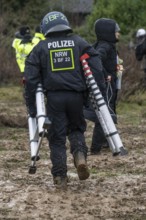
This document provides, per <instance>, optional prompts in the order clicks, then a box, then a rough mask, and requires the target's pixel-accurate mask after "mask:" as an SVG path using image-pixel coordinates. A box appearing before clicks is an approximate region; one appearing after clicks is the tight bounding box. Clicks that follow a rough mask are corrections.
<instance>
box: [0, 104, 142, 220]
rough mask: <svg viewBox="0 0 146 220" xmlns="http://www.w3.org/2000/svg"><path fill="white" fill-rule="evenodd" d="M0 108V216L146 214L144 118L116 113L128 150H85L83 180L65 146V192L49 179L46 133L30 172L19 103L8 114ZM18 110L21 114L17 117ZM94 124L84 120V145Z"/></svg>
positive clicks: (54, 219)
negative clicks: (86, 169) (125, 153)
mask: <svg viewBox="0 0 146 220" xmlns="http://www.w3.org/2000/svg"><path fill="white" fill-rule="evenodd" d="M2 109H3V111H1V113H0V119H1V127H0V220H4V219H7V220H8V219H13V220H15V219H20V220H33V219H35V220H36V219H38V220H42V219H43V220H86V219H87V220H146V120H144V119H143V118H141V117H139V116H134V117H136V118H137V119H138V122H136V123H133V122H131V120H129V121H127V120H126V118H125V115H120V116H119V124H118V129H119V131H120V135H121V138H122V141H123V143H124V145H125V146H126V148H127V149H128V151H129V154H128V156H126V157H119V156H118V157H113V156H112V154H111V151H110V150H109V149H104V150H102V152H101V154H100V155H98V156H88V164H89V168H90V173H91V175H90V178H89V179H88V180H86V181H79V180H78V177H77V174H76V170H75V168H74V166H73V161H72V157H71V155H70V153H69V148H67V155H68V162H67V163H68V175H69V178H70V182H69V184H68V190H67V192H59V191H56V189H55V188H54V185H53V182H52V177H51V174H50V168H51V163H50V159H49V150H48V146H47V141H46V140H45V139H44V141H43V146H42V148H41V151H40V156H41V160H40V161H38V162H37V172H36V174H35V175H30V174H28V168H29V165H30V153H29V147H28V130H27V127H26V125H27V123H26V118H25V110H24V108H23V105H21V104H20V106H19V105H17V108H13V109H14V111H13V112H12V113H11V114H9V115H8V114H7V107H5V108H4V106H1V110H2ZM20 112H21V116H22V115H23V114H22V113H24V117H22V118H19V117H18V115H19V113H20ZM18 118H19V120H18ZM4 122H5V124H6V125H7V126H4ZM6 122H7V123H6ZM10 122H11V123H10ZM18 122H19V123H18ZM20 122H21V123H20ZM92 127H93V125H92V123H88V131H87V132H86V139H87V143H88V145H89V144H90V142H91V132H92Z"/></svg>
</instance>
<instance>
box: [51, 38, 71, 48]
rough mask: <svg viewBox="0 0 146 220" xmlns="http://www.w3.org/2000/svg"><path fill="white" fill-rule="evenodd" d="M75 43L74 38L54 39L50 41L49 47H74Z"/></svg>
mask: <svg viewBox="0 0 146 220" xmlns="http://www.w3.org/2000/svg"><path fill="white" fill-rule="evenodd" d="M74 46H75V43H74V41H73V40H61V41H53V42H49V43H48V48H49V49H51V48H63V47H74Z"/></svg>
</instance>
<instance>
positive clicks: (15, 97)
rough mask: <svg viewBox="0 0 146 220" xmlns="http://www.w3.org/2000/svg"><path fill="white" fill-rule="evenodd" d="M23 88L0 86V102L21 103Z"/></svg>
mask: <svg viewBox="0 0 146 220" xmlns="http://www.w3.org/2000/svg"><path fill="white" fill-rule="evenodd" d="M22 94H23V87H21V86H13V85H7V86H1V87H0V100H1V101H6V102H8V101H15V102H17V101H23V95H22Z"/></svg>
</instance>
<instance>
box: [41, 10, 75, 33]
mask: <svg viewBox="0 0 146 220" xmlns="http://www.w3.org/2000/svg"><path fill="white" fill-rule="evenodd" d="M41 29H42V33H43V34H44V36H47V35H48V34H49V33H53V32H59V31H67V30H71V28H70V27H69V22H68V20H67V18H66V16H65V15H64V14H63V13H61V12H58V11H53V12H50V13H48V14H46V16H45V17H44V18H43V20H42V23H41Z"/></svg>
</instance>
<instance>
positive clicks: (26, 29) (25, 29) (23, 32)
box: [20, 26, 30, 36]
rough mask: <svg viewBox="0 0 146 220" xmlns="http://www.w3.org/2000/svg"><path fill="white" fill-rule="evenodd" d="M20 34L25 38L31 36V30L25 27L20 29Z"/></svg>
mask: <svg viewBox="0 0 146 220" xmlns="http://www.w3.org/2000/svg"><path fill="white" fill-rule="evenodd" d="M20 34H21V35H22V36H25V35H26V34H30V28H29V27H28V26H23V27H21V28H20Z"/></svg>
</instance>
